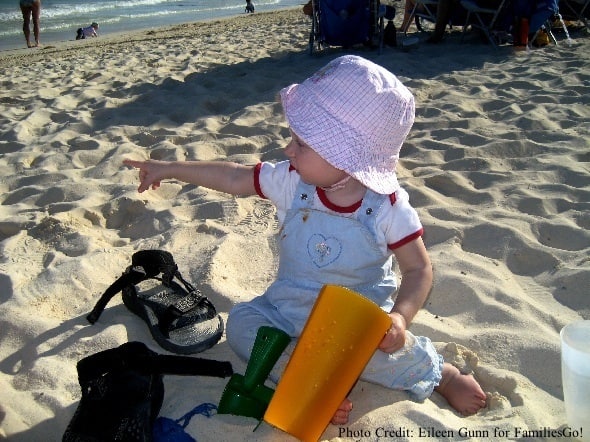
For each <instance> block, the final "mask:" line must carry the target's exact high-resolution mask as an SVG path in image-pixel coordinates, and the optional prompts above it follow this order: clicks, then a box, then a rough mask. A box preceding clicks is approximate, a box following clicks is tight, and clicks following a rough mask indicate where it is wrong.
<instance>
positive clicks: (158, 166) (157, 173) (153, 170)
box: [123, 159, 165, 193]
mask: <svg viewBox="0 0 590 442" xmlns="http://www.w3.org/2000/svg"><path fill="white" fill-rule="evenodd" d="M123 164H125V165H126V166H131V167H135V168H136V169H139V181H140V183H139V187H138V188H137V191H138V192H139V193H141V192H143V191H145V190H147V189H149V188H150V186H151V188H152V190H156V189H157V188H158V187H160V182H161V180H162V179H163V178H165V177H164V176H163V175H162V170H163V163H161V162H159V161H154V160H149V161H135V160H129V159H125V160H123Z"/></svg>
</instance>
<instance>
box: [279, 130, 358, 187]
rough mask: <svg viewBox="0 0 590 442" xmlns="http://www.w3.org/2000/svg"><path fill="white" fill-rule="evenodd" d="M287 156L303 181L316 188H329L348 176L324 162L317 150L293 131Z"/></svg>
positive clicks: (286, 151)
mask: <svg viewBox="0 0 590 442" xmlns="http://www.w3.org/2000/svg"><path fill="white" fill-rule="evenodd" d="M285 155H287V158H288V159H289V161H290V162H291V166H292V167H293V168H294V169H295V170H297V172H299V175H301V179H302V180H303V181H304V182H306V183H308V184H312V185H314V186H318V187H329V186H331V185H332V184H334V183H336V182H338V181H340V180H342V179H344V178H345V177H346V176H347V174H346V173H345V172H343V171H341V170H339V169H336V168H335V167H334V166H332V165H331V164H330V163H328V162H327V161H326V160H324V159H323V158H322V157H321V156H320V155H319V154H318V153H317V152H316V151H315V150H313V149H312V148H311V147H310V146H309V145H307V144H305V142H304V141H303V140H302V139H301V138H299V137H298V136H297V134H295V133H294V132H293V131H291V141H290V142H289V144H287V147H285Z"/></svg>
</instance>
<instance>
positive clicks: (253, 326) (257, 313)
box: [225, 303, 297, 383]
mask: <svg viewBox="0 0 590 442" xmlns="http://www.w3.org/2000/svg"><path fill="white" fill-rule="evenodd" d="M263 307H264V304H262V303H258V305H257V306H256V307H254V306H253V305H251V303H242V304H237V305H236V306H235V307H234V308H233V309H232V310H231V311H230V312H229V316H228V318H227V324H226V327H225V328H226V336H227V342H228V343H229V346H230V347H231V348H232V350H233V351H234V352H235V353H236V354H237V355H238V356H239V357H240V358H241V359H242V360H244V361H248V360H249V359H250V354H251V353H252V348H253V347H254V342H255V341H256V335H257V334H258V329H259V328H260V327H262V326H268V327H275V328H278V329H281V330H283V327H281V326H279V321H278V320H277V318H275V317H273V310H270V311H269V314H268V315H267V314H265V309H264V308H263ZM275 311H276V310H275ZM283 331H285V330H283ZM296 342H297V341H296V339H292V341H291V343H290V344H289V345H288V346H287V348H286V349H285V350H284V351H283V354H282V355H281V356H280V357H279V360H278V361H277V363H276V364H275V366H274V367H273V369H272V371H271V373H270V379H271V380H272V381H273V382H275V383H276V382H278V380H279V378H280V377H281V374H282V373H283V371H284V369H285V367H286V365H287V362H289V358H290V356H291V353H293V349H294V347H295V344H296Z"/></svg>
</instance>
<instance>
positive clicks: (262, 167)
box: [254, 161, 424, 250]
mask: <svg viewBox="0 0 590 442" xmlns="http://www.w3.org/2000/svg"><path fill="white" fill-rule="evenodd" d="M300 179H301V177H300V176H299V173H297V171H296V170H295V169H293V168H291V164H290V162H289V161H282V162H280V163H277V164H273V163H267V162H263V163H259V164H258V165H257V166H256V168H255V174H254V185H255V187H256V191H257V193H258V195H259V196H260V197H261V198H265V199H268V200H270V201H271V202H272V203H273V204H274V205H275V206H276V208H277V217H278V220H279V223H281V224H282V223H283V221H284V219H285V215H286V213H287V210H289V208H290V207H291V204H292V202H293V198H294V196H295V192H296V190H297V185H298V184H299V181H300ZM316 196H317V198H314V199H313V208H314V209H315V210H321V211H324V212H328V213H332V214H334V215H339V216H348V217H354V218H356V213H357V211H358V209H359V208H360V206H361V203H362V201H358V202H357V203H356V204H354V205H352V206H349V207H340V206H336V205H335V204H333V203H331V202H330V201H329V200H328V198H327V197H326V193H325V192H324V191H323V190H322V189H320V188H318V187H316ZM389 200H390V202H391V204H384V207H383V208H382V210H380V211H379V213H378V214H377V235H378V238H376V239H377V242H378V244H379V245H380V246H383V247H384V248H388V249H389V250H395V249H396V248H398V247H401V246H403V245H404V244H407V243H409V242H411V241H413V240H415V239H416V238H418V237H420V236H422V233H423V232H424V229H423V227H422V224H421V223H420V219H419V218H418V213H417V212H416V210H415V209H414V208H413V207H412V206H411V205H410V201H409V195H408V193H407V192H406V191H405V190H404V189H402V188H400V189H398V190H397V191H396V192H395V193H392V194H391V195H389Z"/></svg>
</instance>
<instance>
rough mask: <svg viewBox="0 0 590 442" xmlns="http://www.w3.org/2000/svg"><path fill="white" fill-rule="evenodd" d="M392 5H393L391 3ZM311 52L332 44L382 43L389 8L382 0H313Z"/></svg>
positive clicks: (345, 45)
mask: <svg viewBox="0 0 590 442" xmlns="http://www.w3.org/2000/svg"><path fill="white" fill-rule="evenodd" d="M390 8H391V7H390ZM312 10H313V11H312V16H311V32H310V34H309V53H310V54H311V55H313V54H315V53H317V52H319V51H321V50H322V49H323V48H326V47H329V46H341V47H343V48H350V47H352V46H355V45H359V44H363V45H366V46H375V45H378V47H379V51H381V49H382V47H383V30H384V16H385V11H386V8H385V6H383V7H381V5H380V3H379V0H312Z"/></svg>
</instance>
